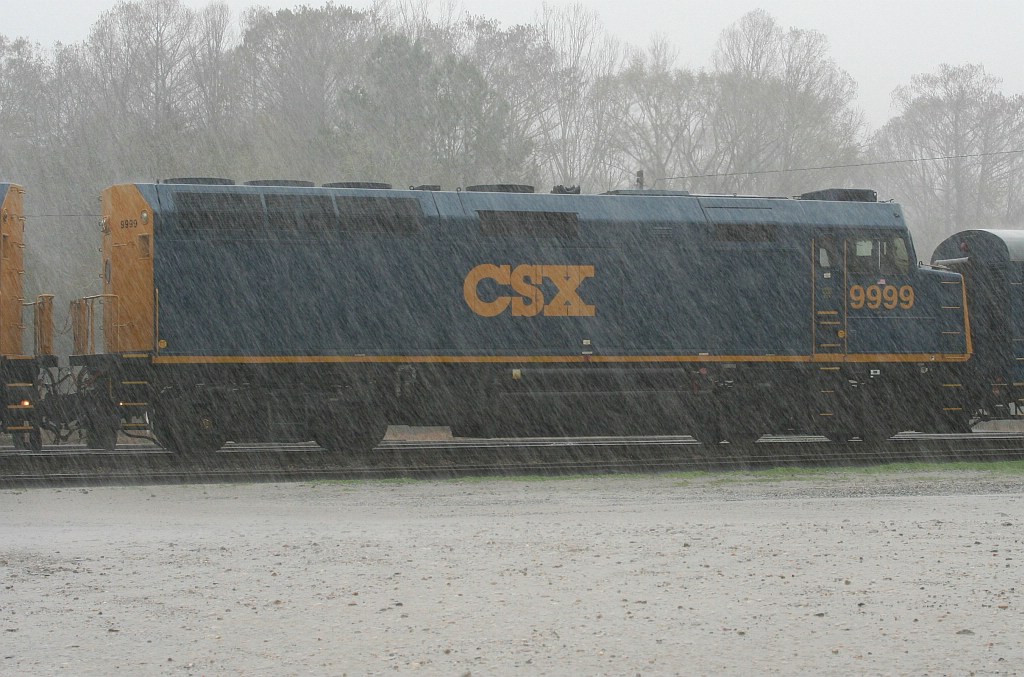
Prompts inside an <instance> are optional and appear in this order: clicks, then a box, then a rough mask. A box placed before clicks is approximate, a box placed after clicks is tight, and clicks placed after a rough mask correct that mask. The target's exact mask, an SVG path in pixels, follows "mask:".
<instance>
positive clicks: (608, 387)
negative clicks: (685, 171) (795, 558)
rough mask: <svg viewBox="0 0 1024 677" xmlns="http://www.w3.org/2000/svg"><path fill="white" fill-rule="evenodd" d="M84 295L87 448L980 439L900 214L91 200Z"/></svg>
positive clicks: (858, 206) (960, 372)
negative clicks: (536, 438) (774, 436)
mask: <svg viewBox="0 0 1024 677" xmlns="http://www.w3.org/2000/svg"><path fill="white" fill-rule="evenodd" d="M101 204H102V223H101V225H102V231H103V235H102V239H103V245H102V252H103V269H102V278H103V289H102V294H98V295H94V296H89V297H84V298H82V299H78V300H76V301H75V302H73V306H72V317H73V322H72V324H73V327H74V330H75V341H74V343H75V349H74V355H72V357H71V363H72V365H73V366H74V367H75V368H76V369H78V370H80V372H81V373H82V374H84V375H85V376H84V378H81V379H80V380H79V382H80V384H81V387H82V388H83V390H84V392H85V395H84V397H85V398H86V399H88V400H89V401H91V402H94V403H98V404H96V405H94V406H93V407H92V411H93V414H92V415H90V417H89V420H88V421H87V429H88V431H89V434H90V438H91V440H93V442H95V443H96V444H98V445H100V446H112V445H113V444H114V441H115V440H116V439H117V435H118V433H119V432H120V431H122V430H125V431H129V432H130V431H139V430H152V431H153V433H154V434H155V436H156V438H157V439H158V440H159V441H160V442H161V443H162V444H163V445H165V446H167V447H168V448H171V449H175V450H178V451H180V452H183V453H204V452H209V451H211V450H215V449H217V448H219V447H220V446H221V445H223V444H224V443H225V442H227V441H229V440H233V441H238V442H245V441H285V440H309V439H313V440H316V441H317V442H318V443H320V444H321V445H322V446H325V447H328V448H332V449H344V450H359V449H363V450H365V449H370V448H372V447H373V446H374V445H375V444H376V443H377V442H378V441H379V440H380V439H381V438H382V436H383V434H384V432H385V429H386V426H387V425H388V424H412V425H447V426H451V428H452V432H453V433H454V434H456V435H465V436H495V435H509V436H519V435H594V434H626V433H647V434H651V433H675V434H690V435H692V436H693V437H695V438H697V439H698V440H700V441H702V442H705V443H711V444H713V443H718V442H721V441H723V440H729V441H732V442H742V441H749V440H752V439H756V438H758V437H759V436H761V435H762V434H766V433H786V432H790V431H799V432H807V433H820V434H824V435H826V436H828V437H829V438H831V439H835V440H849V439H851V438H853V437H859V438H861V439H864V440H870V439H881V438H885V437H888V436H889V435H891V434H893V433H895V432H897V431H899V430H903V429H916V430H926V431H949V430H962V429H969V425H970V419H971V416H972V415H973V413H972V404H971V402H970V401H969V395H970V389H969V388H968V387H966V385H965V383H964V377H965V374H967V373H968V372H966V371H965V365H966V364H967V363H968V362H969V361H970V359H971V357H972V353H973V351H974V349H973V346H972V341H973V336H972V325H971V323H970V321H969V314H968V307H967V300H966V295H965V287H964V284H963V278H962V277H961V275H959V274H957V273H955V272H951V271H949V270H942V269H938V268H933V267H928V266H920V265H918V264H917V263H916V261H917V258H916V254H915V251H914V248H913V243H912V241H911V237H910V234H909V232H908V229H907V225H906V223H905V222H904V218H903V213H902V210H901V208H900V207H899V205H897V204H893V203H887V202H878V201H877V199H876V196H875V193H874V192H873V191H869V190H849V189H832V190H825V191H818V192H814V193H807V194H804V195H801V196H800V197H798V198H767V197H742V196H715V195H691V194H689V193H686V192H675V191H658V190H644V191H635V190H620V191H613V192H611V193H607V194H603V195H579V194H572V191H564V190H559V191H557V193H553V194H539V193H535V192H533V190H532V188H530V187H528V186H520V185H489V186H474V187H469V188H467V189H465V190H460V191H441V190H439V189H437V187H436V186H421V187H419V188H418V189H409V190H396V189H392V188H391V187H390V186H387V185H385V184H359V183H355V184H329V185H327V186H321V187H316V186H313V185H312V184H306V183H301V182H256V183H254V184H253V185H235V184H233V182H230V181H225V180H218V179H183V180H173V181H166V182H163V183H155V184H154V183H130V184H121V185H115V186H112V187H110V188H108V189H106V190H105V191H104V192H103V194H102V200H101Z"/></svg>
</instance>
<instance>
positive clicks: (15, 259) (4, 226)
mask: <svg viewBox="0 0 1024 677" xmlns="http://www.w3.org/2000/svg"><path fill="white" fill-rule="evenodd" d="M0 187H4V188H6V191H0V199H2V201H3V204H2V205H0V355H6V356H12V355H22V354H23V353H22V340H21V329H22V325H21V305H22V303H23V302H24V294H25V292H24V286H23V285H24V272H25V258H24V257H25V255H24V249H25V214H24V211H23V206H22V205H23V203H24V197H23V196H24V193H25V191H24V189H23V188H22V187H21V186H18V185H15V184H8V185H7V186H0ZM3 193H6V194H5V195H4V194H3Z"/></svg>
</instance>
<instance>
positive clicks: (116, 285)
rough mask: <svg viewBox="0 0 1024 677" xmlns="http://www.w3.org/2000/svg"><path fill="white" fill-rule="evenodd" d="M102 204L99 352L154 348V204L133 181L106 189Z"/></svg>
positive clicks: (101, 198) (102, 196)
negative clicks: (101, 285) (101, 332)
mask: <svg viewBox="0 0 1024 677" xmlns="http://www.w3.org/2000/svg"><path fill="white" fill-rule="evenodd" d="M100 203H101V213H102V218H103V221H102V223H103V266H104V268H103V296H104V299H102V301H101V303H102V305H103V320H102V321H103V339H104V342H103V348H102V352H104V353H117V352H124V351H147V350H152V349H153V345H154V333H153V323H154V300H153V296H154V294H153V248H154V244H153V226H154V224H153V221H154V218H153V208H152V207H151V206H150V205H149V204H148V203H147V202H146V200H145V198H143V197H142V194H141V193H140V192H139V189H138V188H137V187H136V186H135V185H133V184H121V185H117V186H111V187H110V188H107V189H106V190H104V191H103V193H102V195H101V196H100ZM108 262H109V271H110V275H109V277H108V275H107V270H108V268H107V264H108Z"/></svg>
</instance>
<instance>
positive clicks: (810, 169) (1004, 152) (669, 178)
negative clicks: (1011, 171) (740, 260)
mask: <svg viewBox="0 0 1024 677" xmlns="http://www.w3.org/2000/svg"><path fill="white" fill-rule="evenodd" d="M1014 153H1024V148H1019V149H1017V150H1000V151H995V152H992V153H969V154H965V155H938V156H936V157H919V158H911V159H907V160H879V161H878V162H855V163H853V164H848V165H825V166H822V167H800V168H794V169H764V170H761V171H756V172H728V173H722V174H693V175H690V176H666V177H665V178H664V179H659V180H660V181H676V180H681V179H712V178H718V177H727V176H756V175H759V174H786V173H789V172H814V171H819V170H823V169H852V168H855V167H878V166H880V165H899V164H907V163H910V162H933V161H935V160H961V159H965V158H980V157H992V156H995V155H1012V154H1014Z"/></svg>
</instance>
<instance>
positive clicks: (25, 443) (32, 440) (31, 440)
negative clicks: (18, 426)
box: [13, 427, 43, 452]
mask: <svg viewBox="0 0 1024 677" xmlns="http://www.w3.org/2000/svg"><path fill="white" fill-rule="evenodd" d="M13 437H14V440H13V442H14V448H15V449H27V450H29V451H35V452H39V451H42V450H43V431H42V430H40V429H39V428H38V427H36V428H33V429H32V430H30V431H28V432H27V433H15V434H14V435H13Z"/></svg>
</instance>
